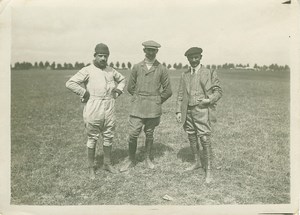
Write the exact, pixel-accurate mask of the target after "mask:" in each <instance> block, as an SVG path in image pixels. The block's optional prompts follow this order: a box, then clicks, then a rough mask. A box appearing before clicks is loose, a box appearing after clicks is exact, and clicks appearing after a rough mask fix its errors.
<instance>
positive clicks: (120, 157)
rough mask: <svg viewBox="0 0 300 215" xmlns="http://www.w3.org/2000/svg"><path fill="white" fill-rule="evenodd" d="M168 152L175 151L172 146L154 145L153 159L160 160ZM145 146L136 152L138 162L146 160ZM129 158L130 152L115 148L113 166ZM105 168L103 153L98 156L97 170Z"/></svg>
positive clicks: (141, 146)
mask: <svg viewBox="0 0 300 215" xmlns="http://www.w3.org/2000/svg"><path fill="white" fill-rule="evenodd" d="M167 151H173V148H172V147H170V146H167V145H165V144H162V143H154V144H153V152H152V154H153V158H159V157H162V156H164V154H165V152H167ZM145 153H146V149H145V145H138V147H137V151H136V156H135V158H136V162H143V161H144V160H145ZM127 156H128V150H127V149H119V148H115V149H113V151H112V158H111V160H112V164H113V165H115V164H120V163H122V162H123V161H124V160H125V158H126V157H127ZM102 166H103V152H100V153H98V154H97V155H96V168H97V169H98V168H100V167H102Z"/></svg>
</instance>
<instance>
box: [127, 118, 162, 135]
mask: <svg viewBox="0 0 300 215" xmlns="http://www.w3.org/2000/svg"><path fill="white" fill-rule="evenodd" d="M159 123H160V117H156V118H139V117H134V116H130V117H129V138H137V137H138V136H139V134H140V133H141V130H142V128H143V126H144V132H145V135H146V138H153V133H154V129H155V127H156V126H158V125H159Z"/></svg>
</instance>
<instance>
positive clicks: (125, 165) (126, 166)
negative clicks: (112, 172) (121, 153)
mask: <svg viewBox="0 0 300 215" xmlns="http://www.w3.org/2000/svg"><path fill="white" fill-rule="evenodd" d="M132 167H134V162H133V161H132V160H130V159H129V157H127V158H125V160H124V162H123V164H122V167H121V168H120V172H126V171H128V169H129V168H132Z"/></svg>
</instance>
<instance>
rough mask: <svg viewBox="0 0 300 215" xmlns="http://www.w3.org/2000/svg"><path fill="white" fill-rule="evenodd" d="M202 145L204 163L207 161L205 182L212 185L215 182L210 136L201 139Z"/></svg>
mask: <svg viewBox="0 0 300 215" xmlns="http://www.w3.org/2000/svg"><path fill="white" fill-rule="evenodd" d="M201 143H202V146H203V154H204V161H205V167H204V169H205V182H206V183H208V184H209V183H210V182H212V180H213V177H212V173H211V162H212V147H211V142H210V137H209V136H203V137H201Z"/></svg>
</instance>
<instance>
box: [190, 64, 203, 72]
mask: <svg viewBox="0 0 300 215" xmlns="http://www.w3.org/2000/svg"><path fill="white" fill-rule="evenodd" d="M200 68H201V64H200V63H199V65H198V66H196V67H190V69H191V73H193V69H195V73H196V72H197V71H198V70H199V69H200Z"/></svg>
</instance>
